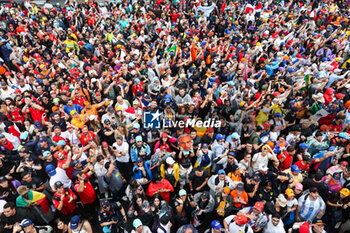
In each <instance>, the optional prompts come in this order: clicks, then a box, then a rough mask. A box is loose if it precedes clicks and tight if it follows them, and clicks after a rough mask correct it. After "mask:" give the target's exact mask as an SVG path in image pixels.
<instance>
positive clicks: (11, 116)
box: [7, 109, 24, 123]
mask: <svg viewBox="0 0 350 233" xmlns="http://www.w3.org/2000/svg"><path fill="white" fill-rule="evenodd" d="M7 117H8V118H9V119H11V120H12V121H15V122H18V121H20V122H22V123H23V122H24V117H23V115H22V114H20V112H19V110H18V109H16V111H15V112H10V113H7Z"/></svg>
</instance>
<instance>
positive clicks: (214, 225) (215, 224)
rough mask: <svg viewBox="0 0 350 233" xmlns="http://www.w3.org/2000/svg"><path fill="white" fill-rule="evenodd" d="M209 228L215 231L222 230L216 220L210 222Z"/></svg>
mask: <svg viewBox="0 0 350 233" xmlns="http://www.w3.org/2000/svg"><path fill="white" fill-rule="evenodd" d="M211 228H214V229H215V230H220V229H221V228H222V225H221V224H220V222H219V221H218V220H214V221H212V222H211Z"/></svg>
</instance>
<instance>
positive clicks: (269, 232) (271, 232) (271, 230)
mask: <svg viewBox="0 0 350 233" xmlns="http://www.w3.org/2000/svg"><path fill="white" fill-rule="evenodd" d="M285 232H286V231H285V230H284V227H283V222H282V220H280V221H279V223H278V224H277V226H274V225H273V224H272V216H271V215H270V216H269V221H268V222H267V225H266V226H265V227H264V230H263V233H285Z"/></svg>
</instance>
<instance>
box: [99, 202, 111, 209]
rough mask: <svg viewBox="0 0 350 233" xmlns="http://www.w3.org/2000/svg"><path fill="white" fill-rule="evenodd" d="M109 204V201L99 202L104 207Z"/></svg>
mask: <svg viewBox="0 0 350 233" xmlns="http://www.w3.org/2000/svg"><path fill="white" fill-rule="evenodd" d="M110 205H111V204H110V203H109V201H103V202H102V203H101V207H102V208H106V207H108V206H110Z"/></svg>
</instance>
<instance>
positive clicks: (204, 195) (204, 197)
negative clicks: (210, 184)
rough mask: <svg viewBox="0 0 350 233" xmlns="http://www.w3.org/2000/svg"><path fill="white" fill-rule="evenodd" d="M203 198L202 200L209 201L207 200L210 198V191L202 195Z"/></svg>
mask: <svg viewBox="0 0 350 233" xmlns="http://www.w3.org/2000/svg"><path fill="white" fill-rule="evenodd" d="M201 198H202V199H207V198H209V192H208V191H204V192H203V193H202V195H201Z"/></svg>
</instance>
